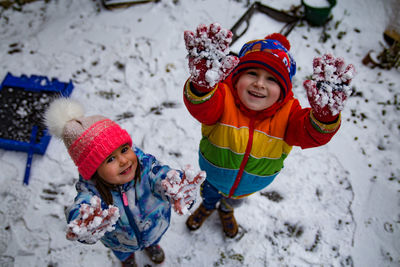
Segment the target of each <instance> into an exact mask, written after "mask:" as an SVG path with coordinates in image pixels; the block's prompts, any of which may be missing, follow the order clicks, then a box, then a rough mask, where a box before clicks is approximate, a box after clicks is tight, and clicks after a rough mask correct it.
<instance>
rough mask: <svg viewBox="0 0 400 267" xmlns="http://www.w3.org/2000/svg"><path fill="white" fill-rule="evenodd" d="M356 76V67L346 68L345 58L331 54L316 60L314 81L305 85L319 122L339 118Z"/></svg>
mask: <svg viewBox="0 0 400 267" xmlns="http://www.w3.org/2000/svg"><path fill="white" fill-rule="evenodd" d="M354 75H355V68H354V66H353V65H352V64H349V65H347V66H346V64H345V62H344V60H343V58H335V57H334V56H333V55H331V54H325V55H323V56H322V57H316V58H314V61H313V76H312V80H306V81H304V84H303V85H304V88H305V89H306V91H307V97H308V101H309V102H310V105H311V107H312V109H313V115H314V116H315V117H316V119H317V120H319V121H321V122H333V121H334V120H335V119H336V118H337V116H338V115H339V113H340V112H341V111H342V110H343V108H344V104H345V101H346V99H347V97H348V96H349V95H350V93H351V90H350V87H349V84H350V82H351V80H352V79H353V77H354Z"/></svg>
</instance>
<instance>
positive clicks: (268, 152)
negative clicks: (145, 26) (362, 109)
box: [184, 24, 354, 238]
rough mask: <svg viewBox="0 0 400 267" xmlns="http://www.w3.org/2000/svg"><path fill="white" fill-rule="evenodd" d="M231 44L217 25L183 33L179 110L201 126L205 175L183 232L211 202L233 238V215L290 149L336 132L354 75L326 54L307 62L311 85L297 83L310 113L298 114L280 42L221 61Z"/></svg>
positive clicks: (284, 43) (289, 63)
mask: <svg viewBox="0 0 400 267" xmlns="http://www.w3.org/2000/svg"><path fill="white" fill-rule="evenodd" d="M231 37H232V33H231V32H230V31H228V30H224V29H221V26H220V25H218V24H211V25H210V26H208V27H207V26H205V25H200V26H199V27H198V28H197V30H196V32H195V33H193V32H190V31H186V32H185V34H184V38H185V44H186V48H187V50H188V59H189V72H190V78H189V79H188V81H187V82H186V84H185V87H184V102H185V105H186V107H187V108H188V110H189V112H190V113H191V114H192V116H193V117H195V118H196V119H197V120H198V121H199V122H201V123H202V139H201V141H200V151H199V164H200V168H201V169H202V170H205V171H206V172H207V178H206V180H205V182H204V183H203V184H202V187H201V196H202V199H203V202H202V204H201V205H200V206H199V207H198V208H197V210H196V211H195V212H194V213H193V214H192V215H191V216H190V217H189V218H188V220H187V221H186V225H187V227H188V228H189V229H190V230H196V229H198V228H200V226H201V225H202V223H203V222H204V220H205V219H206V218H207V217H208V216H209V215H210V214H211V213H212V212H213V210H215V208H216V205H217V203H218V202H219V206H218V213H219V215H220V219H221V222H222V225H223V230H224V232H225V234H226V236H228V237H231V238H233V237H235V236H236V234H237V233H238V226H237V223H236V220H235V218H234V215H233V207H235V206H238V204H239V203H240V201H241V198H243V197H246V196H248V195H250V194H252V193H254V192H257V191H259V190H261V189H263V188H265V187H266V186H268V185H269V184H270V183H271V182H272V181H273V180H274V178H275V177H276V176H277V175H278V174H279V172H280V170H281V169H282V167H283V161H284V160H285V158H286V157H287V156H288V154H289V152H290V151H291V148H292V146H300V147H302V148H310V147H317V146H321V145H324V144H326V143H327V142H328V141H329V140H330V139H331V138H332V137H333V135H334V134H335V133H336V132H337V131H338V129H339V126H340V122H341V119H340V111H341V110H342V109H343V106H344V101H345V100H346V98H347V96H348V94H349V91H350V90H349V86H348V85H349V83H350V81H351V79H352V77H353V74H354V67H353V66H352V65H348V66H347V67H346V66H345V63H344V61H343V59H340V58H338V59H336V58H334V57H333V56H332V55H329V54H327V55H324V56H323V57H322V58H316V59H314V62H313V65H314V75H313V80H307V81H305V82H304V87H305V88H306V91H307V95H308V99H309V102H310V105H311V108H302V107H301V106H300V104H299V101H298V100H297V99H295V98H294V97H293V92H292V78H293V76H294V75H295V73H296V63H295V61H294V59H293V57H292V56H291V54H290V53H289V49H290V43H289V41H288V40H287V39H286V37H284V36H283V35H281V34H278V33H275V34H272V35H269V36H267V37H265V39H261V40H253V41H250V42H248V43H246V44H245V45H244V46H243V47H242V49H241V51H240V53H239V58H236V57H233V56H228V55H227V53H228V48H229V44H230V42H231ZM225 77H227V78H226V79H225Z"/></svg>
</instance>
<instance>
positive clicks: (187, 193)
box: [162, 165, 206, 215]
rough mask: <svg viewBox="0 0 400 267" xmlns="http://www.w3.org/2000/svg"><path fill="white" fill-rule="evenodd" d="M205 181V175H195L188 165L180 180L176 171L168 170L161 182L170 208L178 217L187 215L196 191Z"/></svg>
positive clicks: (202, 172) (202, 173)
mask: <svg viewBox="0 0 400 267" xmlns="http://www.w3.org/2000/svg"><path fill="white" fill-rule="evenodd" d="M205 179H206V173H205V172H204V171H200V172H199V173H197V174H196V173H195V171H194V170H193V168H192V167H191V166H190V165H188V166H186V167H185V169H184V170H183V176H182V178H181V177H180V175H179V172H178V171H176V170H170V171H169V172H168V173H167V177H166V178H165V179H164V180H163V181H162V186H163V188H164V190H165V194H166V195H167V196H169V197H170V198H171V200H172V206H173V208H174V210H175V212H176V213H178V214H179V215H183V214H187V213H189V208H188V207H190V206H191V205H192V204H193V202H194V201H195V200H196V195H197V190H198V189H199V187H200V184H201V183H203V181H204V180H205Z"/></svg>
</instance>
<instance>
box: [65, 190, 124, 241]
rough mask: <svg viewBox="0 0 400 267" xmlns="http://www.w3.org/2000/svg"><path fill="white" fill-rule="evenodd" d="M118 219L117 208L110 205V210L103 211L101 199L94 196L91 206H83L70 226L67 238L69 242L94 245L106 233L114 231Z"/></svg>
mask: <svg viewBox="0 0 400 267" xmlns="http://www.w3.org/2000/svg"><path fill="white" fill-rule="evenodd" d="M118 218H119V210H118V208H117V207H115V206H113V205H110V206H109V207H108V209H105V210H102V209H101V200H100V198H99V197H98V196H94V197H92V198H91V199H90V205H88V204H82V205H81V207H80V209H79V216H78V218H76V219H75V220H73V221H71V222H70V223H69V224H68V226H67V235H66V237H67V239H68V240H72V241H73V240H79V241H83V242H85V243H88V244H94V243H96V242H97V241H98V240H99V239H100V238H101V237H102V236H103V235H104V234H105V233H106V232H110V231H112V230H114V227H113V225H114V224H115V223H116V222H117V220H118Z"/></svg>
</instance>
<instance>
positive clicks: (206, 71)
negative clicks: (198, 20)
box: [184, 23, 239, 92]
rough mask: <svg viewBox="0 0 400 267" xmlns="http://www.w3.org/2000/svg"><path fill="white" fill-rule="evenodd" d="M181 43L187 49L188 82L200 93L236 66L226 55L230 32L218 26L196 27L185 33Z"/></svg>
mask: <svg viewBox="0 0 400 267" xmlns="http://www.w3.org/2000/svg"><path fill="white" fill-rule="evenodd" d="M184 40H185V45H186V49H187V50H188V59H189V73H190V81H191V82H192V83H193V84H194V85H195V86H196V89H197V90H198V91H200V92H208V91H210V90H212V89H213V88H214V86H215V85H216V84H217V83H218V82H220V81H222V80H223V79H224V78H225V77H226V76H228V75H229V73H230V72H231V70H233V69H234V68H235V66H236V65H237V64H238V63H239V59H238V58H237V57H235V56H229V55H228V53H229V44H230V43H231V42H232V32H231V31H229V30H226V29H222V28H221V26H220V25H219V24H218V23H213V24H210V26H208V27H207V26H206V25H203V24H201V25H199V26H198V27H197V29H196V32H195V33H194V32H191V31H185V32H184Z"/></svg>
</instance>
